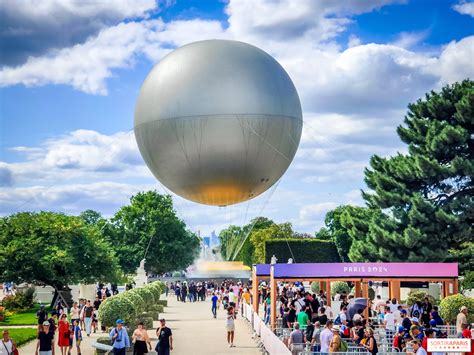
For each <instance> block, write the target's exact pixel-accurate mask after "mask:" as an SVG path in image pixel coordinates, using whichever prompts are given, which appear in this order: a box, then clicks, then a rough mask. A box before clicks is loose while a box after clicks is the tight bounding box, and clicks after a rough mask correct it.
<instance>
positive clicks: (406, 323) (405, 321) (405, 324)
mask: <svg viewBox="0 0 474 355" xmlns="http://www.w3.org/2000/svg"><path fill="white" fill-rule="evenodd" d="M402 326H403V328H405V329H406V330H407V331H408V330H410V327H411V321H410V318H407V317H405V318H403V320H402Z"/></svg>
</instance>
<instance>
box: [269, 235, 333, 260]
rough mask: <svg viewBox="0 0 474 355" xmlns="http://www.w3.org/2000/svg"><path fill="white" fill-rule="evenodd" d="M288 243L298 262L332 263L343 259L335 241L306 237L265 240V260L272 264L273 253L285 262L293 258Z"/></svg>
mask: <svg viewBox="0 0 474 355" xmlns="http://www.w3.org/2000/svg"><path fill="white" fill-rule="evenodd" d="M288 245H289V246H290V248H291V250H292V251H293V254H294V255H295V256H296V260H295V262H298V263H331V262H340V261H341V258H340V257H339V253H338V252H337V249H336V245H335V244H334V242H333V241H330V240H319V239H314V238H305V239H289V240H281V239H276V240H275V239H272V240H267V241H265V262H266V263H267V264H270V259H271V257H272V255H275V256H276V257H277V259H278V260H279V261H280V262H283V263H284V262H286V260H288V259H289V258H292V254H291V252H290V248H288Z"/></svg>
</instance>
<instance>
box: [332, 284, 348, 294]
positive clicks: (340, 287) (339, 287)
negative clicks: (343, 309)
mask: <svg viewBox="0 0 474 355" xmlns="http://www.w3.org/2000/svg"><path fill="white" fill-rule="evenodd" d="M343 291H344V292H346V295H348V294H349V292H351V289H350V288H349V285H348V284H347V282H344V281H334V282H331V295H335V294H336V293H340V294H342V292H343Z"/></svg>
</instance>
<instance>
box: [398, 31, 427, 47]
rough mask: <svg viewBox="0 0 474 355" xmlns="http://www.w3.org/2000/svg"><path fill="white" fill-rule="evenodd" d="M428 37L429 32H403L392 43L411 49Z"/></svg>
mask: <svg viewBox="0 0 474 355" xmlns="http://www.w3.org/2000/svg"><path fill="white" fill-rule="evenodd" d="M428 35H429V31H419V32H402V33H400V34H399V35H398V38H397V39H396V40H395V41H394V42H392V43H391V45H392V46H395V47H401V48H405V49H410V48H412V47H414V46H416V45H417V44H419V43H420V42H422V41H423V40H424V39H425V38H426V37H428Z"/></svg>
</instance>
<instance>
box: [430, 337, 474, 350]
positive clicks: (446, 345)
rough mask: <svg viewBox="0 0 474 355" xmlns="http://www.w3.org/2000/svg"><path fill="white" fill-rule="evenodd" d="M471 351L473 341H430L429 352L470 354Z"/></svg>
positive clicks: (432, 339) (431, 339) (433, 339)
mask: <svg viewBox="0 0 474 355" xmlns="http://www.w3.org/2000/svg"><path fill="white" fill-rule="evenodd" d="M470 351H471V339H462V338H457V339H454V338H453V339H436V338H429V339H428V352H449V353H468V352H470Z"/></svg>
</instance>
